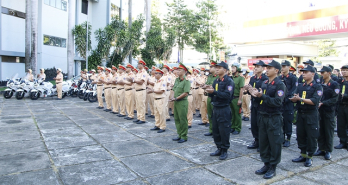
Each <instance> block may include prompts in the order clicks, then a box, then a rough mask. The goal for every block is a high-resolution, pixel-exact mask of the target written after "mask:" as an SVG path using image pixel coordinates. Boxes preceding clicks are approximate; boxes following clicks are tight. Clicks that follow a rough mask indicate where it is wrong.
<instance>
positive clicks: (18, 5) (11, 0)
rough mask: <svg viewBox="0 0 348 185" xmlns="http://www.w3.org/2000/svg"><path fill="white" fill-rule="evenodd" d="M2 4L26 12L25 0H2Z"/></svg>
mask: <svg viewBox="0 0 348 185" xmlns="http://www.w3.org/2000/svg"><path fill="white" fill-rule="evenodd" d="M1 6H3V7H6V8H10V9H14V10H17V11H20V12H24V13H25V0H1Z"/></svg>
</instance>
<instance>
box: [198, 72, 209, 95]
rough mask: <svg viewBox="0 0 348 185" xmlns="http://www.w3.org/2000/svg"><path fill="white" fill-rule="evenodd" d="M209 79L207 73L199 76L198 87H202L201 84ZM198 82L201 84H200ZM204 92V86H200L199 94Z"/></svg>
mask: <svg viewBox="0 0 348 185" xmlns="http://www.w3.org/2000/svg"><path fill="white" fill-rule="evenodd" d="M206 81H207V76H205V75H202V76H199V77H198V78H197V79H196V85H197V87H200V86H201V85H203V84H205V82H206ZM197 82H198V83H199V84H200V85H198V84H197ZM203 93H204V90H203V89H202V88H199V89H198V94H203Z"/></svg>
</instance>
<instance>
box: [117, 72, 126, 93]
mask: <svg viewBox="0 0 348 185" xmlns="http://www.w3.org/2000/svg"><path fill="white" fill-rule="evenodd" d="M116 80H117V82H120V81H125V80H126V77H125V76H124V73H122V74H121V73H118V74H117V76H116ZM116 86H117V89H123V88H124V85H120V84H117V85H116Z"/></svg>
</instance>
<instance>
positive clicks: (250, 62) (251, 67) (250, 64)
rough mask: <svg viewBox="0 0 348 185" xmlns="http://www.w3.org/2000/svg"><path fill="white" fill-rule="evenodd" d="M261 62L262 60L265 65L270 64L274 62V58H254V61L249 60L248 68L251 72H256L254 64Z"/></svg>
mask: <svg viewBox="0 0 348 185" xmlns="http://www.w3.org/2000/svg"><path fill="white" fill-rule="evenodd" d="M259 60H262V61H263V62H264V63H266V64H268V63H269V62H272V60H273V58H254V59H248V68H249V69H250V70H254V64H255V63H257V62H258V61H259Z"/></svg>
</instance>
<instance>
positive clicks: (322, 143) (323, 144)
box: [318, 109, 336, 152]
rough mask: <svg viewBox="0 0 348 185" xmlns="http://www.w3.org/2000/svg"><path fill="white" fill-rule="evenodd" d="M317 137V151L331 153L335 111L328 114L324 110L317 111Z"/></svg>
mask: <svg viewBox="0 0 348 185" xmlns="http://www.w3.org/2000/svg"><path fill="white" fill-rule="evenodd" d="M319 116H320V120H319V137H318V146H319V150H322V151H326V152H332V150H333V138H334V130H335V127H336V123H335V111H332V112H328V111H325V110H321V109H320V110H319Z"/></svg>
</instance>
